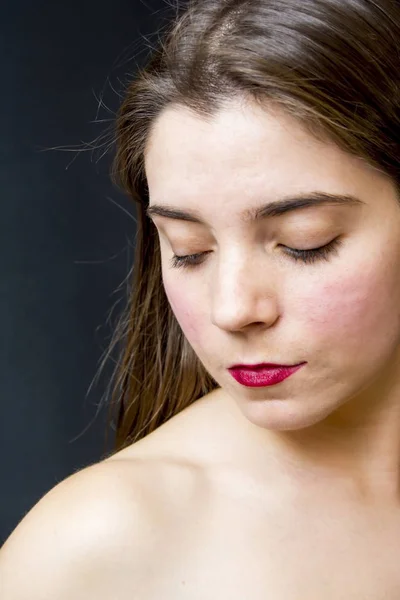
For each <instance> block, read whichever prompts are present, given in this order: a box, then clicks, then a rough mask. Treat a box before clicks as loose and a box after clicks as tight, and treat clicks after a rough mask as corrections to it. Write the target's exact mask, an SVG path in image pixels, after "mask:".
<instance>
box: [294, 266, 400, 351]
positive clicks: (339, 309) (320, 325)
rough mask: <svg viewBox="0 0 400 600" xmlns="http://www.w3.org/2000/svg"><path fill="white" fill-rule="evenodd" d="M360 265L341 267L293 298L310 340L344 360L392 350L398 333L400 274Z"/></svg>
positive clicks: (399, 332)
mask: <svg viewBox="0 0 400 600" xmlns="http://www.w3.org/2000/svg"><path fill="white" fill-rule="evenodd" d="M363 266H364V268H362V266H361V267H360V268H359V269H357V271H356V272H353V271H351V272H350V271H346V272H343V271H342V272H341V273H340V274H339V275H338V276H337V277H336V279H333V278H332V277H330V280H329V283H323V284H322V285H319V284H316V285H315V286H314V287H313V288H312V289H308V294H307V297H304V296H303V297H302V298H299V295H298V296H297V297H296V298H295V300H294V301H295V303H296V306H297V309H296V311H295V314H296V315H297V316H296V317H295V318H296V319H299V320H301V322H302V323H303V324H305V329H306V333H307V335H308V336H309V339H311V340H313V341H314V342H315V343H316V344H317V345H318V341H320V342H321V346H323V347H324V348H325V349H326V350H327V351H328V352H329V350H330V349H332V350H333V351H334V352H335V350H336V351H338V352H340V353H341V357H342V360H343V361H346V360H348V359H349V358H351V359H352V360H354V359H355V358H356V357H357V356H360V357H361V356H365V353H366V352H367V353H369V354H371V356H372V354H375V355H378V356H381V355H382V352H383V353H385V349H387V351H388V352H390V351H391V350H392V349H393V348H392V346H393V345H394V344H397V343H398V338H399V335H400V331H399V329H400V326H399V313H400V311H399V307H400V287H399V279H400V277H397V275H396V273H395V272H394V271H393V272H390V270H386V271H385V272H382V270H381V269H380V268H379V265H373V264H372V265H371V263H369V264H368V265H363ZM299 310H300V312H301V314H299ZM303 333H304V330H303ZM355 353H358V354H355Z"/></svg>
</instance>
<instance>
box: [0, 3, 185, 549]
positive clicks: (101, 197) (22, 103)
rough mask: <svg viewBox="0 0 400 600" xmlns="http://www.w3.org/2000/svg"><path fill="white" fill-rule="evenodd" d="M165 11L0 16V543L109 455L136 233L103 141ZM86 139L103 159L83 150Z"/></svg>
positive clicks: (9, 6) (117, 7)
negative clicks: (112, 356)
mask: <svg viewBox="0 0 400 600" xmlns="http://www.w3.org/2000/svg"><path fill="white" fill-rule="evenodd" d="M173 14H174V7H173V5H172V3H170V4H167V3H166V2H164V1H161V0H159V1H158V2H156V1H155V0H152V1H151V2H150V0H146V2H145V1H144V0H130V1H121V0H120V1H114V2H103V1H101V0H81V1H80V2H77V1H76V0H72V1H70V2H68V3H67V4H61V3H58V2H54V0H52V1H45V2H40V1H37V2H29V1H27V0H25V1H24V0H16V1H15V2H13V3H3V5H2V8H1V18H0V66H1V70H0V73H1V84H0V85H1V87H0V90H1V91H0V103H1V110H0V120H1V136H0V182H1V183H0V190H1V242H2V244H1V258H2V267H1V295H0V301H1V307H0V315H1V324H2V325H1V331H2V336H1V361H0V364H1V390H0V393H1V404H0V410H1V414H0V444H1V445H0V452H1V473H0V486H1V488H0V517H1V520H0V543H3V542H4V540H5V539H6V538H7V537H8V536H9V534H10V533H11V531H12V530H13V529H14V528H15V527H16V525H17V524H18V522H19V521H20V520H21V519H22V517H23V516H24V515H25V514H26V513H27V512H28V511H29V510H30V509H31V508H32V506H33V505H34V504H35V503H36V502H37V501H38V500H39V499H40V498H41V497H42V496H43V495H44V494H45V493H46V492H47V491H48V490H50V489H51V488H52V487H54V486H55V485H56V484H57V483H58V482H59V481H61V480H62V479H64V478H65V477H66V476H68V475H69V474H71V473H73V472H75V471H76V470H78V469H80V468H83V467H84V466H87V465H89V464H91V463H92V462H96V461H97V460H99V459H101V457H102V456H103V452H104V436H105V430H106V410H105V408H103V409H101V410H99V409H98V406H99V404H100V400H101V398H102V397H103V394H104V392H105V388H106V385H107V381H108V379H107V378H108V376H109V375H110V373H111V366H112V365H111V364H110V363H109V364H108V367H107V368H106V369H105V370H104V371H103V374H102V375H101V377H100V378H99V379H98V380H96V381H95V380H94V378H95V375H96V372H97V371H98V369H99V365H100V360H101V358H102V356H103V353H104V350H105V349H106V347H107V345H108V344H109V342H110V336H111V332H112V329H113V327H114V326H115V323H116V320H117V318H118V315H119V314H120V312H121V310H122V308H123V304H124V302H125V296H126V288H125V286H124V280H125V278H126V277H127V274H128V271H129V269H130V268H131V264H132V261H133V246H134V236H135V222H134V218H133V216H134V214H135V211H134V207H133V204H132V203H131V201H130V200H129V198H127V197H126V196H124V195H123V194H121V193H120V192H119V191H118V189H117V188H116V187H115V186H114V185H113V184H112V183H111V181H110V177H109V168H110V163H111V158H112V155H113V148H110V149H109V151H108V152H105V150H106V146H105V145H104V142H105V139H104V133H107V131H108V130H109V127H110V123H111V122H112V121H113V120H114V118H115V111H116V109H117V107H118V105H119V104H120V102H121V98H120V95H121V93H122V91H123V85H121V82H122V84H123V83H125V82H126V81H127V80H128V79H129V77H130V75H132V74H134V73H135V71H136V70H137V67H138V66H140V65H141V64H143V62H144V61H145V60H146V58H147V57H148V55H149V52H150V48H151V46H152V45H154V44H155V43H156V41H157V36H158V32H159V31H160V28H161V27H163V26H164V25H165V24H166V22H167V20H168V18H170V17H171V16H173ZM90 142H92V143H93V144H92V145H97V147H98V148H97V150H95V151H90V150H87V149H86V150H85V151H82V150H83V148H88V144H89V143H90ZM102 143H103V147H102V146H101V144H102ZM102 155H103V156H102ZM92 382H93V385H92V386H91V384H92ZM112 439H113V436H112V432H111V434H110V442H112Z"/></svg>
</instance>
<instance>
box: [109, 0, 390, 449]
mask: <svg viewBox="0 0 400 600" xmlns="http://www.w3.org/2000/svg"><path fill="white" fill-rule="evenodd" d="M399 43H400V5H399V2H398V0H301V1H299V0H197V1H194V0H192V1H190V2H189V3H188V4H187V5H186V6H185V8H184V10H183V11H182V10H181V14H177V15H176V17H175V18H174V19H173V20H172V21H171V23H170V24H169V26H168V28H167V30H166V31H165V32H164V35H163V36H162V38H161V40H160V41H159V43H158V46H157V48H156V49H155V50H154V51H153V53H152V55H151V57H150V59H149V60H148V62H147V64H146V66H145V67H144V68H142V69H140V70H138V72H137V74H136V76H135V78H134V80H133V81H132V82H130V83H129V85H128V86H127V89H126V92H125V97H124V99H123V102H122V104H121V106H120V109H119V111H118V114H117V119H116V123H115V125H116V127H115V134H116V135H115V141H116V154H115V158H114V162H113V167H112V173H111V175H112V179H113V181H114V182H115V183H116V184H117V185H119V186H120V187H121V188H122V189H123V190H124V191H125V192H127V193H128V194H129V195H130V197H131V198H132V199H133V200H134V202H135V205H136V214H137V237H136V247H135V260H134V265H133V269H132V272H131V280H130V285H131V291H130V294H129V299H128V303H127V306H126V310H125V312H124V313H123V315H122V316H121V318H120V321H119V323H118V326H117V327H116V329H115V333H114V337H113V339H112V342H111V345H110V349H109V354H110V353H111V352H112V350H113V349H114V348H115V347H118V348H119V359H118V361H117V366H116V368H115V371H114V374H113V376H112V381H111V388H112V397H111V402H110V410H111V411H112V412H114V411H116V413H115V420H116V425H115V430H116V440H115V451H118V450H120V449H122V448H123V447H125V446H127V445H129V444H131V443H132V442H136V441H138V440H139V439H141V438H143V437H144V436H146V435H148V434H149V433H151V432H152V431H153V430H154V429H156V428H157V427H158V426H160V425H161V424H162V423H164V422H166V421H167V420H168V419H170V418H171V417H172V416H174V415H175V414H177V413H178V412H180V411H181V410H183V409H184V408H185V407H187V406H189V405H190V404H192V403H193V402H195V401H196V400H197V399H198V398H199V397H201V396H203V395H205V394H207V393H208V392H210V391H212V390H213V389H215V388H216V387H218V384H217V383H216V381H215V380H214V379H213V378H212V377H211V375H210V374H209V373H208V372H207V371H206V369H205V368H204V366H203V364H202V363H201V362H200V360H199V359H198V357H197V356H196V354H195V353H194V351H193V349H192V348H191V346H190V345H189V343H188V342H187V340H186V338H185V336H184V335H183V333H182V331H181V329H180V326H179V324H178V322H177V320H176V319H175V317H174V314H173V312H172V310H171V308H170V305H169V302H168V299H167V297H166V294H165V292H164V288H163V283H162V278H161V261H160V248H159V242H158V235H157V233H156V229H155V226H154V225H153V223H152V222H151V220H150V219H149V218H148V217H147V216H146V213H145V209H146V207H147V206H148V203H149V193H148V187H147V182H146V177H145V170H144V154H145V150H146V148H147V145H148V143H149V139H150V135H151V131H152V126H153V124H154V122H155V120H156V119H157V117H159V116H160V114H161V113H162V111H163V110H164V109H165V108H166V107H168V106H171V105H175V106H182V107H186V108H188V109H189V110H191V111H193V113H194V114H195V115H197V116H200V117H202V118H203V119H209V118H211V117H212V116H213V115H214V114H215V113H216V111H218V110H220V109H222V108H223V107H224V106H226V105H228V104H229V102H230V101H231V100H232V99H233V98H243V99H250V100H251V101H253V102H258V103H260V104H262V105H263V106H265V107H266V106H268V104H271V103H274V104H277V105H279V106H281V107H283V108H284V109H285V110H286V111H287V112H288V113H289V114H290V115H292V116H294V117H296V118H297V119H298V120H299V121H300V122H301V123H302V124H303V125H304V127H306V128H307V129H308V131H309V132H311V133H312V134H313V135H314V136H316V137H318V138H319V139H324V140H329V141H331V142H334V143H335V144H337V145H338V146H339V147H340V148H341V149H343V150H345V151H346V152H349V153H351V154H353V155H356V156H359V157H361V158H363V159H365V160H366V161H367V162H368V163H369V164H371V165H373V166H375V167H376V168H378V169H379V170H381V171H383V172H384V173H386V174H388V175H389V176H390V177H392V178H393V181H394V182H395V184H396V186H400V181H399V180H400V178H399V161H400V83H399V81H400V51H399ZM106 359H107V356H106Z"/></svg>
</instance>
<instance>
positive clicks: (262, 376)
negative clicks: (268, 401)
mask: <svg viewBox="0 0 400 600" xmlns="http://www.w3.org/2000/svg"><path fill="white" fill-rule="evenodd" d="M305 364H306V363H305V362H302V363H298V364H296V365H280V364H272V363H258V364H256V365H234V366H233V367H229V369H228V371H229V373H230V374H231V375H232V377H233V378H234V379H236V381H237V382H238V383H240V384H241V385H244V386H246V387H265V386H270V385H276V384H278V383H281V382H282V381H284V380H285V379H287V378H288V377H290V376H291V375H293V374H294V373H296V371H298V370H299V369H301V367H302V366H303V365H305Z"/></svg>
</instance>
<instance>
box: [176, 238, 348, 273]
mask: <svg viewBox="0 0 400 600" xmlns="http://www.w3.org/2000/svg"><path fill="white" fill-rule="evenodd" d="M340 244H341V242H340V241H339V238H335V239H334V240H332V241H331V242H329V244H326V245H325V246H321V247H320V248H312V249H310V250H297V249H296V248H288V247H287V250H290V252H285V254H286V255H287V256H289V257H290V258H292V259H293V260H294V261H295V262H297V261H301V262H303V263H304V264H312V263H315V262H317V261H320V260H325V261H328V260H329V259H330V256H331V255H332V254H334V253H335V254H337V250H338V247H339V246H340ZM206 254H208V252H200V253H199V254H188V255H187V256H177V255H176V254H174V256H173V257H172V259H171V267H172V268H174V269H193V268H194V267H196V266H198V265H200V264H202V263H203V262H204V261H203V260H201V257H202V256H205V255H206ZM199 261H201V262H199Z"/></svg>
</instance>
